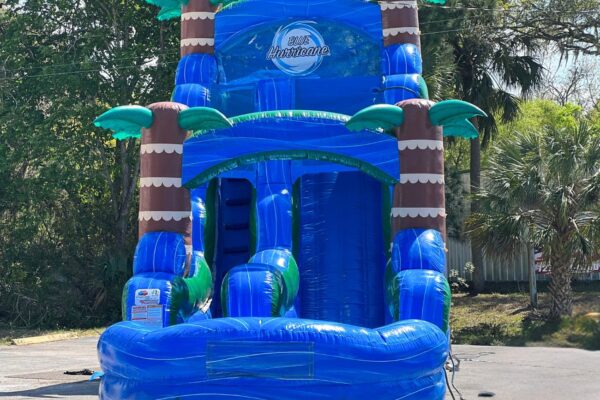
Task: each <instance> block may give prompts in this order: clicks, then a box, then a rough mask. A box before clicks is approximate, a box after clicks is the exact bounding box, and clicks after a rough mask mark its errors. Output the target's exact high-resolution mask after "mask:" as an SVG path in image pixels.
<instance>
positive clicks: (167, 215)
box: [138, 211, 190, 222]
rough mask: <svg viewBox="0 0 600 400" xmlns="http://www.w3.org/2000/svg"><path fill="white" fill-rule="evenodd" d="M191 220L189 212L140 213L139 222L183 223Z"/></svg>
mask: <svg viewBox="0 0 600 400" xmlns="http://www.w3.org/2000/svg"><path fill="white" fill-rule="evenodd" d="M186 218H190V212H189V211H140V213H139V214H138V220H139V221H150V220H152V221H157V222H158V221H177V222H179V221H181V220H182V219H186Z"/></svg>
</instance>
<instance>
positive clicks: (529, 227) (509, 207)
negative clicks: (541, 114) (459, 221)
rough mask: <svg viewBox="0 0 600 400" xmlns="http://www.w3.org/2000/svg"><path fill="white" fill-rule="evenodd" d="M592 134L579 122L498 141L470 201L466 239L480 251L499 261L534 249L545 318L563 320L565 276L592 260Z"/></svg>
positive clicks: (599, 166)
mask: <svg viewBox="0 0 600 400" xmlns="http://www.w3.org/2000/svg"><path fill="white" fill-rule="evenodd" d="M599 134H600V132H599V131H598V130H597V129H595V128H593V127H591V126H590V125H588V124H587V121H582V122H581V123H580V125H579V126H577V127H566V128H557V127H549V128H547V129H545V130H540V131H535V132H520V133H516V134H515V135H514V136H513V137H511V138H505V139H503V140H501V141H500V143H498V145H497V146H496V148H495V149H494V151H493V153H492V155H491V157H490V160H489V165H488V168H487V170H486V178H487V179H486V184H485V187H484V189H483V190H482V191H481V193H480V194H479V195H478V200H479V202H480V205H481V208H480V210H479V212H477V213H475V214H473V215H472V216H471V217H470V218H469V222H468V227H469V233H470V235H471V238H472V240H473V241H475V242H476V243H477V244H478V245H480V246H482V248H483V249H484V250H485V252H486V253H489V254H492V255H496V256H500V257H502V256H506V255H507V254H512V252H514V250H515V249H516V248H518V247H520V246H523V245H528V246H533V247H534V248H536V249H541V250H542V254H543V258H544V262H545V263H547V265H548V266H549V267H550V270H551V279H552V280H551V283H550V293H551V298H552V301H551V305H550V317H552V318H557V317H560V316H566V315H571V313H572V310H573V293H572V289H571V279H572V277H573V273H574V272H575V271H576V270H577V268H578V267H580V266H582V265H589V263H590V261H591V259H592V257H593V256H594V255H595V254H594V253H596V254H597V251H596V250H595V246H594V245H595V244H596V241H597V236H596V234H595V233H594V227H595V224H596V223H597V222H596V221H597V220H598V218H599V217H600V213H599V210H598V207H597V202H598V199H599V196H600V173H599V172H598V171H599V170H600V136H599Z"/></svg>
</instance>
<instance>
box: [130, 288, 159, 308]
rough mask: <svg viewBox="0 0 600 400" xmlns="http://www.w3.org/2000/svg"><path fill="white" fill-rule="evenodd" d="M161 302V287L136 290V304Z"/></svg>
mask: <svg viewBox="0 0 600 400" xmlns="http://www.w3.org/2000/svg"><path fill="white" fill-rule="evenodd" d="M149 304H160V289H138V290H136V291H135V305H136V306H143V305H149Z"/></svg>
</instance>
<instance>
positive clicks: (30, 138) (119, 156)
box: [0, 0, 178, 327]
mask: <svg viewBox="0 0 600 400" xmlns="http://www.w3.org/2000/svg"><path fill="white" fill-rule="evenodd" d="M6 7H7V11H6V12H4V13H0V35H1V39H0V40H1V42H2V46H0V59H1V60H2V66H0V182H2V185H0V276H2V278H3V279H2V280H1V281H0V320H3V321H5V322H6V323H8V324H12V325H18V326H30V327H56V326H96V325H102V324H106V323H107V322H109V321H113V320H118V319H119V315H118V311H119V302H120V297H121V296H120V292H121V288H122V287H123V283H124V282H125V281H126V280H127V278H128V275H129V274H130V272H129V271H130V269H131V261H132V260H131V258H132V254H133V251H134V245H135V241H136V233H135V227H136V225H137V218H136V209H137V207H136V196H137V194H136V191H137V176H138V173H137V168H138V166H137V165H138V162H137V161H138V153H139V145H138V144H136V143H135V142H133V141H131V142H115V141H114V140H111V138H110V136H109V135H108V134H107V132H106V131H103V130H101V129H95V128H94V126H93V123H92V122H93V120H94V118H96V117H97V116H98V115H100V114H102V113H103V112H104V111H106V110H107V109H108V108H110V106H112V105H117V104H131V103H140V104H150V103H152V102H154V101H158V100H162V99H165V98H169V97H170V91H171V87H172V84H171V82H172V77H173V71H174V66H175V65H176V62H177V60H178V54H177V53H178V52H177V49H178V46H177V43H178V42H177V40H178V32H177V28H176V27H175V26H173V27H170V28H167V27H165V26H163V25H161V24H160V23H157V22H156V21H155V20H154V19H153V15H154V13H155V11H154V10H153V8H152V7H151V6H146V5H145V4H144V3H143V2H140V1H137V0H127V1H126V0H119V1H112V2H106V1H97V2H86V3H85V6H84V5H83V3H82V2H79V1H75V0H44V1H41V0H28V1H17V0H9V1H8V2H7V5H6ZM166 49H168V50H166Z"/></svg>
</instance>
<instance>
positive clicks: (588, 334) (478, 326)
mask: <svg viewBox="0 0 600 400" xmlns="http://www.w3.org/2000/svg"><path fill="white" fill-rule="evenodd" d="M549 301H550V297H549V294H548V293H541V294H540V298H539V303H540V305H541V306H542V307H541V308H540V309H539V310H535V311H533V310H531V309H529V308H528V307H527V304H529V296H528V294H526V293H504V294H499V293H494V294H481V295H479V296H476V297H470V296H468V295H466V294H456V295H454V297H453V300H452V307H453V308H452V313H451V319H450V321H451V322H450V324H451V327H452V339H453V343H457V344H474V345H498V346H550V347H576V348H582V349H588V350H600V318H598V316H588V314H589V313H600V293H599V292H597V291H591V292H586V291H576V292H575V299H574V313H573V317H571V318H564V319H562V320H560V321H547V320H545V319H544V318H543V316H544V315H546V313H547V309H546V307H545V305H547V304H549Z"/></svg>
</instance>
